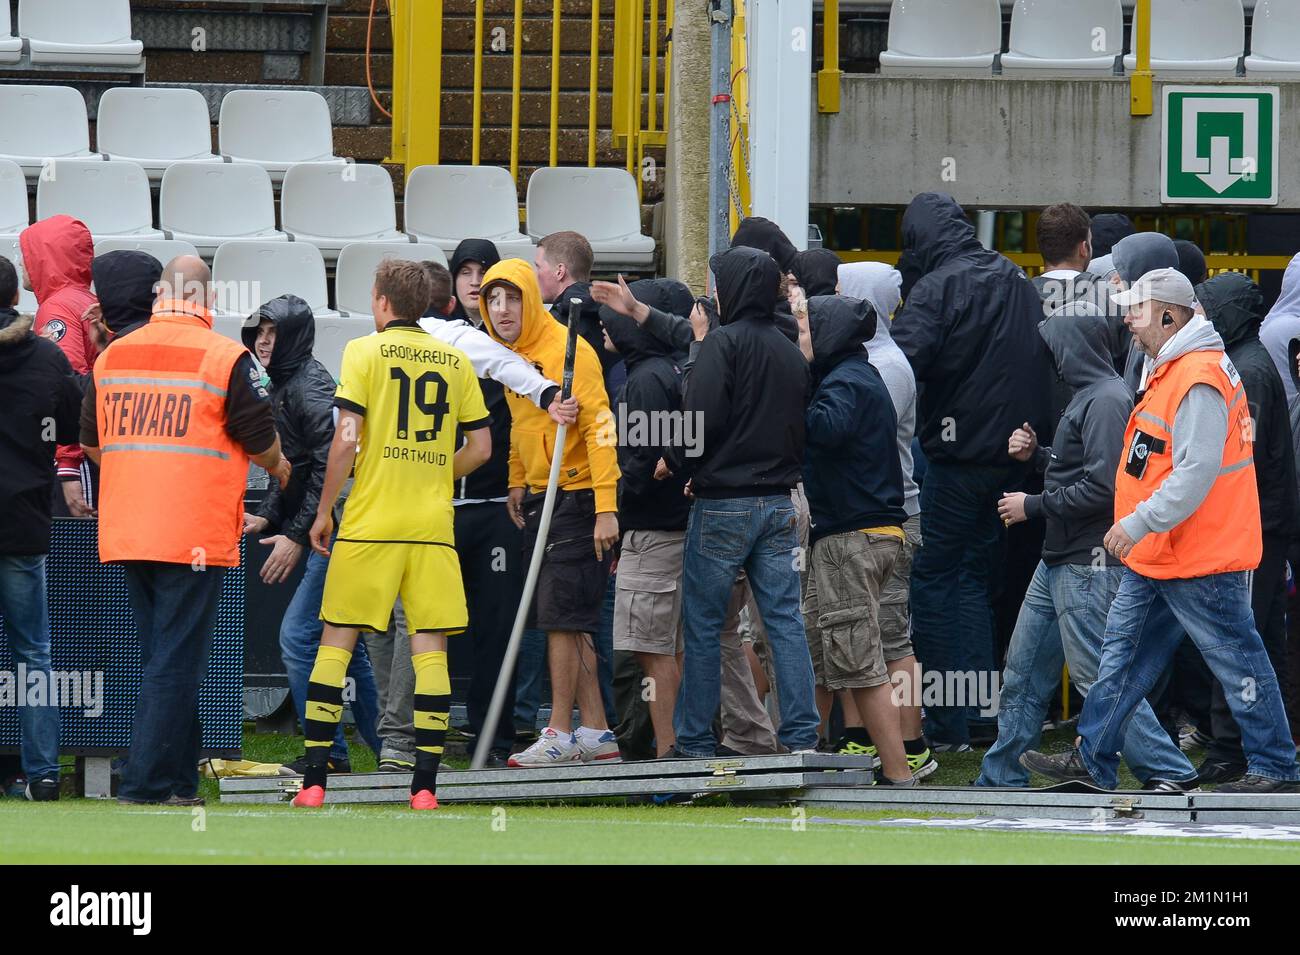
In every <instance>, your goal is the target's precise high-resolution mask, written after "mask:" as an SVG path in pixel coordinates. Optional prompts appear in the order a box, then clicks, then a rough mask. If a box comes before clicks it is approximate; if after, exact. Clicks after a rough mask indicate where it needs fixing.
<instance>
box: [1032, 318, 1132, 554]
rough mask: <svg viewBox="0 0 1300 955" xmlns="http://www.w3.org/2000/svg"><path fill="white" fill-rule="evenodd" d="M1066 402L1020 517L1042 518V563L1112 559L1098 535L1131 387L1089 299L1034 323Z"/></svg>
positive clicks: (1109, 515) (1111, 509)
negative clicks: (1037, 489) (1039, 487)
mask: <svg viewBox="0 0 1300 955" xmlns="http://www.w3.org/2000/svg"><path fill="white" fill-rule="evenodd" d="M1039 332H1040V334H1041V335H1042V337H1043V340H1044V341H1045V342H1046V343H1047V347H1048V348H1049V349H1050V351H1051V354H1052V363H1053V365H1054V366H1055V368H1056V370H1057V374H1058V375H1059V376H1060V378H1061V379H1062V381H1064V383H1065V384H1066V385H1067V386H1068V388H1069V390H1070V393H1071V394H1070V401H1069V404H1067V405H1066V407H1065V411H1064V413H1063V414H1062V415H1061V420H1060V421H1059V422H1057V425H1056V434H1055V435H1054V436H1053V439H1052V444H1051V446H1050V447H1045V446H1040V447H1039V448H1038V453H1037V454H1036V455H1035V461H1034V463H1035V465H1036V467H1037V469H1038V470H1040V471H1046V474H1045V476H1044V480H1043V492H1042V493H1041V494H1031V495H1029V496H1028V497H1026V498H1025V516H1026V517H1028V518H1029V519H1030V520H1035V519H1037V518H1044V519H1045V520H1046V521H1047V529H1046V533H1045V535H1044V537H1043V561H1044V562H1045V563H1047V564H1050V565H1052V566H1055V565H1057V564H1091V563H1093V562H1094V561H1096V559H1097V558H1098V557H1102V558H1103V559H1104V560H1106V561H1107V562H1108V563H1112V562H1113V561H1112V560H1111V558H1110V556H1109V555H1108V554H1106V551H1105V549H1104V548H1103V547H1102V539H1103V538H1104V537H1105V536H1106V531H1108V530H1109V529H1110V526H1111V523H1112V522H1113V521H1114V519H1115V471H1116V469H1117V468H1118V467H1119V458H1120V452H1121V451H1122V450H1123V446H1124V429H1125V428H1126V427H1128V418H1129V413H1130V412H1131V411H1132V410H1133V393H1132V391H1130V390H1129V388H1128V386H1127V385H1126V384H1124V380H1123V379H1122V378H1120V376H1119V373H1118V372H1117V371H1116V370H1115V365H1114V361H1113V359H1112V357H1111V355H1110V348H1109V343H1108V338H1109V328H1108V326H1107V323H1106V319H1105V317H1104V316H1103V314H1102V311H1101V309H1099V308H1098V307H1097V306H1096V305H1095V304H1094V303H1092V302H1072V303H1067V304H1066V305H1064V306H1062V307H1061V308H1060V309H1059V310H1058V311H1056V312H1053V313H1052V315H1051V317H1049V318H1048V319H1047V320H1046V321H1045V322H1043V324H1042V325H1041V326H1040V327H1039Z"/></svg>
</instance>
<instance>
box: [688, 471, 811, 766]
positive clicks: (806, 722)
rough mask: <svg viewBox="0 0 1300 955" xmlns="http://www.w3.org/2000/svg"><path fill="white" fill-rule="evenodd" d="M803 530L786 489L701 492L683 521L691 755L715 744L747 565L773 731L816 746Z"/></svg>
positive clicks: (797, 746) (791, 742) (788, 743)
mask: <svg viewBox="0 0 1300 955" xmlns="http://www.w3.org/2000/svg"><path fill="white" fill-rule="evenodd" d="M798 549H799V532H798V529H797V526H796V517H795V507H794V504H793V503H792V502H791V500H790V496H789V495H788V494H783V495H771V496H766V497H743V498H725V499H714V498H700V499H697V500H696V501H695V504H694V505H693V506H692V507H691V516H690V519H689V520H688V521H687V525H686V552H685V557H684V564H683V570H682V603H683V608H682V610H683V618H684V631H685V632H684V636H683V642H684V647H685V657H684V661H683V668H682V669H683V672H682V686H681V692H680V693H679V695H678V697H677V710H676V713H675V723H676V730H677V748H678V749H679V750H680V751H681V752H683V753H685V754H686V755H688V756H712V755H714V752H715V750H716V749H717V745H718V741H717V737H716V736H715V735H714V733H713V721H714V717H716V716H717V715H718V706H719V702H720V698H721V692H722V643H721V640H720V636H721V633H722V625H723V623H724V622H725V619H726V616H727V605H728V603H729V602H730V600H731V589H732V585H733V584H734V583H735V582H736V576H737V574H739V573H740V571H741V570H742V569H743V570H744V571H745V572H746V573H747V574H748V576H749V586H750V588H751V589H752V590H753V593H754V601H755V603H756V604H757V605H758V610H759V613H760V614H762V617H763V623H764V625H765V626H766V628H767V636H768V643H769V647H770V649H771V654H772V668H773V672H774V674H775V676H776V690H777V696H778V698H779V700H780V709H781V727H780V730H779V731H778V733H777V736H778V738H779V739H780V740H781V742H782V744H784V745H785V747H786V748H787V749H789V750H790V751H792V752H793V751H795V750H801V749H814V748H815V747H816V746H817V730H818V727H819V726H820V724H821V718H820V717H819V715H818V713H817V706H816V702H815V700H814V696H813V692H814V691H813V668H812V657H811V656H809V654H808V639H807V637H806V636H805V635H804V624H803V616H802V614H801V613H800V611H799V572H798V570H797V569H796V554H797V552H798Z"/></svg>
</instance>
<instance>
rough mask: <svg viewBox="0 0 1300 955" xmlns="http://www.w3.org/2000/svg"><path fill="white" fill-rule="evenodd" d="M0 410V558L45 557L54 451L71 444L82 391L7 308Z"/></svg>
mask: <svg viewBox="0 0 1300 955" xmlns="http://www.w3.org/2000/svg"><path fill="white" fill-rule="evenodd" d="M0 408H3V409H4V414H3V415H0V556H6V557H8V556H15V557H16V556H32V555H36V554H45V553H48V552H49V549H50V502H51V500H52V497H51V491H52V489H53V487H54V448H55V446H56V444H76V443H77V441H78V438H79V427H78V425H79V421H80V417H81V388H80V385H79V384H78V381H77V377H76V376H75V375H74V374H73V373H72V366H71V365H70V364H68V359H67V357H66V356H65V355H64V354H63V352H62V351H60V350H59V346H58V345H56V344H54V342H51V341H47V340H46V339H44V338H38V337H37V336H36V335H34V334H32V319H31V316H29V315H19V314H18V313H17V312H15V311H14V310H13V309H12V308H4V309H0ZM49 422H53V423H54V429H53V434H51V433H50V430H49V428H48V423H49Z"/></svg>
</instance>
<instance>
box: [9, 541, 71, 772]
mask: <svg viewBox="0 0 1300 955" xmlns="http://www.w3.org/2000/svg"><path fill="white" fill-rule="evenodd" d="M0 615H2V616H3V617H4V618H5V633H6V635H7V636H8V638H9V652H10V654H11V655H12V656H13V662H14V666H15V667H17V666H18V665H19V664H23V665H24V666H25V667H26V669H27V672H28V673H33V672H35V671H37V670H40V671H43V672H44V673H45V675H46V681H47V682H46V685H47V686H53V685H54V683H53V681H51V680H49V676H50V610H49V602H48V600H47V598H46V593H45V555H44V554H37V555H33V556H29V557H27V556H24V557H0ZM25 690H26V687H25V686H23V685H21V684H20V685H17V691H18V693H19V694H23V693H24V692H25ZM47 702H48V703H49V704H50V705H44V706H23V707H21V708H20V709H19V711H18V719H19V727H20V730H21V732H22V756H23V773H25V774H26V776H27V778H28V779H29V780H30V779H44V778H46V777H48V776H54V777H56V778H57V777H58V775H59V708H58V706H57V705H56V704H57V701H47Z"/></svg>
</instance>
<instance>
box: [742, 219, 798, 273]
mask: <svg viewBox="0 0 1300 955" xmlns="http://www.w3.org/2000/svg"><path fill="white" fill-rule="evenodd" d="M731 245H732V247H733V248H734V247H736V246H738V245H743V246H745V247H746V248H750V249H759V250H761V251H763V252H766V253H767V254H768V255H770V256H771V257H772V258H773V259H775V260H776V264H777V265H778V266H780V268H781V273H782V274H785V273H786V272H793V271H794V270H795V259H796V258H797V257H798V255H799V250H798V249H796V248H795V245H794V243H793V242H791V241H790V239H789V238H788V237H787V236H786V234H785V233H784V232H782V231H781V227H780V226H779V225H777V224H776V223H775V222H773V221H772V220H771V219H764V218H763V217H762V216H747V217H746V218H744V219H741V220H740V224H739V225H738V226H736V231H735V233H733V234H732V236H731Z"/></svg>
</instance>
